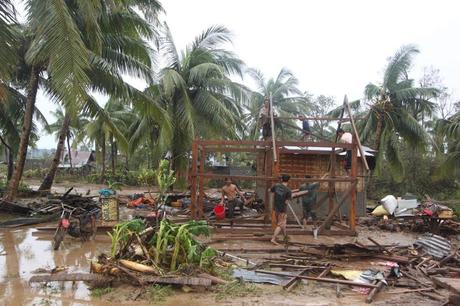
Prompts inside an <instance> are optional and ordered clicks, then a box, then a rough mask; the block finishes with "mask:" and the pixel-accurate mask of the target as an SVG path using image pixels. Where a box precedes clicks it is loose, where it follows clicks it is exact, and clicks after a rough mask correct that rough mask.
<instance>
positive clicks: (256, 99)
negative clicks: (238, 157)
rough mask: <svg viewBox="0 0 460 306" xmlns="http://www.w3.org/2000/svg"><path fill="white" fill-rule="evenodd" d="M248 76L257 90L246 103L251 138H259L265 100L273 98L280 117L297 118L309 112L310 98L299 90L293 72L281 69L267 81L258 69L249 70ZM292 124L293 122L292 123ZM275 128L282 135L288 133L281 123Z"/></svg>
mask: <svg viewBox="0 0 460 306" xmlns="http://www.w3.org/2000/svg"><path fill="white" fill-rule="evenodd" d="M247 73H248V75H249V76H250V77H251V78H252V79H254V81H255V82H256V86H257V89H256V90H255V91H253V92H252V93H251V96H250V98H249V100H247V102H246V103H245V109H246V113H245V115H244V117H243V118H244V119H243V120H244V122H245V125H246V127H247V132H248V133H249V138H251V139H258V138H259V136H260V135H259V122H258V120H259V112H260V109H261V108H262V106H263V103H264V99H265V98H266V97H269V96H270V95H271V96H272V100H273V107H274V108H275V111H276V112H278V113H279V115H280V116H292V115H294V116H296V115H300V114H305V112H307V111H308V103H307V102H308V98H307V97H306V96H305V95H304V94H303V93H302V91H301V90H300V89H299V88H298V83H299V82H298V80H297V78H296V77H295V76H294V75H293V73H292V72H291V71H289V70H288V69H286V68H283V69H281V71H280V72H279V74H278V76H277V77H276V78H270V79H268V80H267V79H266V77H265V76H264V75H263V73H262V72H261V71H259V70H257V69H248V70H247ZM291 124H292V122H291ZM275 128H276V129H277V130H278V131H280V132H281V133H286V130H285V129H284V128H283V126H282V125H280V123H275Z"/></svg>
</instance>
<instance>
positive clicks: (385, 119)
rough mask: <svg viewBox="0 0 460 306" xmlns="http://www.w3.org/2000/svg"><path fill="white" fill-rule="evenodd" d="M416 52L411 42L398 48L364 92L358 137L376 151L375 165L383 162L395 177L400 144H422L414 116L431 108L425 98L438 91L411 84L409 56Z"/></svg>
mask: <svg viewBox="0 0 460 306" xmlns="http://www.w3.org/2000/svg"><path fill="white" fill-rule="evenodd" d="M418 52H419V51H418V49H417V48H416V47H414V46H412V45H407V46H403V47H401V49H400V50H398V51H397V52H396V53H395V55H394V56H393V57H391V58H390V60H389V62H388V64H387V67H386V69H385V72H384V75H383V81H382V83H381V84H380V85H376V84H373V83H369V84H368V85H367V86H366V88H365V92H364V94H365V99H366V101H367V102H368V103H367V108H368V109H367V110H366V115H365V118H364V120H362V121H361V125H360V127H361V135H360V136H361V138H362V140H363V141H365V142H367V143H370V142H372V143H373V148H374V149H375V150H377V151H379V153H378V157H377V165H378V166H381V165H382V161H383V160H385V161H387V162H388V164H389V166H390V169H391V170H392V173H393V174H394V175H395V176H397V177H401V175H402V173H403V172H402V170H403V167H402V163H401V160H400V157H399V148H400V146H401V143H402V142H403V143H405V144H407V145H408V146H409V147H413V148H419V149H424V148H425V146H426V141H427V135H426V132H425V131H424V129H423V128H422V126H421V125H420V124H419V122H418V119H419V118H418V116H419V115H421V114H424V113H427V112H428V111H431V109H432V106H431V102H430V101H429V99H430V98H431V97H435V96H436V94H437V92H438V90H437V89H436V88H431V87H414V80H413V79H411V78H409V76H408V73H409V70H410V67H411V64H412V59H413V57H414V55H415V54H417V53H418ZM414 115H415V116H416V117H414Z"/></svg>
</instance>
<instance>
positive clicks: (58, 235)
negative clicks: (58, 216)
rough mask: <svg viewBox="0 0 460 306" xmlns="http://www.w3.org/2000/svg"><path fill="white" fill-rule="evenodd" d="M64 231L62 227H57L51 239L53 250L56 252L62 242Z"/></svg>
mask: <svg viewBox="0 0 460 306" xmlns="http://www.w3.org/2000/svg"><path fill="white" fill-rule="evenodd" d="M65 233H66V230H65V229H64V227H62V226H59V228H58V229H57V230H56V233H55V234H54V237H53V249H54V250H55V251H56V250H58V249H59V246H60V245H61V242H62V240H64V236H65Z"/></svg>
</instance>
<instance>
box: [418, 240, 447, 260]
mask: <svg viewBox="0 0 460 306" xmlns="http://www.w3.org/2000/svg"><path fill="white" fill-rule="evenodd" d="M414 245H415V246H420V247H421V248H422V250H423V251H425V252H426V253H427V254H429V255H431V256H433V257H435V258H438V259H441V258H444V257H446V256H447V255H449V253H450V250H451V248H452V244H451V242H450V241H449V240H447V239H446V238H444V237H441V236H438V235H434V234H424V235H423V236H422V237H420V238H418V239H417V240H416V241H415V242H414Z"/></svg>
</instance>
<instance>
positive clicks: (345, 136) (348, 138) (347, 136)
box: [337, 128, 353, 175]
mask: <svg viewBox="0 0 460 306" xmlns="http://www.w3.org/2000/svg"><path fill="white" fill-rule="evenodd" d="M337 137H338V139H339V142H341V143H349V144H351V143H353V135H351V133H349V132H345V131H344V130H342V129H341V128H339V129H338V130H337ZM350 169H351V150H347V155H346V156H345V172H346V173H347V175H350Z"/></svg>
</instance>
